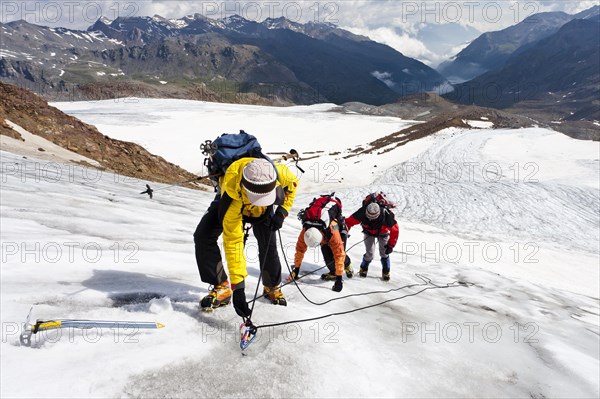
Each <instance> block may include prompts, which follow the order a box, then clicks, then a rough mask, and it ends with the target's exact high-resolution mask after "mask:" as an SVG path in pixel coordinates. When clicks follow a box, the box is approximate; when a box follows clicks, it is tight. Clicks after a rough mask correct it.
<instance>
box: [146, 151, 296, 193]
mask: <svg viewBox="0 0 600 399" xmlns="http://www.w3.org/2000/svg"><path fill="white" fill-rule="evenodd" d="M272 161H273V163H275V162H285V161H294V162H295V164H296V167H297V168H298V170H299V171H300V172H302V173H305V171H304V169H302V168H301V167H300V165H298V162H299V161H300V154H298V151H296V150H294V149H291V150H290V152H289V153H287V154H284V155H282V156H280V157H279V158H275V159H273V160H272ZM219 176H220V174H218V173H213V174H211V175H206V176H198V177H194V178H193V179H189V180H184V181H180V182H178V183H174V184H170V185H168V186H165V187H161V188H156V189H153V188H151V187H150V185H149V184H146V191H142V192H141V193H140V194H141V195H144V194H148V196H149V197H150V199H152V198H153V196H154V195H153V194H154V192H156V191H160V190H166V189H168V188H172V187H178V186H181V185H184V184H188V183H194V182H198V181H201V180H205V179H211V178H213V177H219Z"/></svg>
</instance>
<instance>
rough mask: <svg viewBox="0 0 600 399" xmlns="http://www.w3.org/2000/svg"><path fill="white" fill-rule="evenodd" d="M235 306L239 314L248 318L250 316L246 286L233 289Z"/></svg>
mask: <svg viewBox="0 0 600 399" xmlns="http://www.w3.org/2000/svg"><path fill="white" fill-rule="evenodd" d="M233 308H234V309H235V313H237V314H238V316H240V317H243V318H246V317H250V308H249V307H248V302H246V291H245V290H244V287H241V288H236V289H234V290H233Z"/></svg>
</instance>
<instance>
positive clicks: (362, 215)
mask: <svg viewBox="0 0 600 399" xmlns="http://www.w3.org/2000/svg"><path fill="white" fill-rule="evenodd" d="M366 209H367V207H366V206H363V207H362V208H360V209H359V210H358V211H356V212H354V213H353V214H352V216H350V217H349V218H347V219H346V225H347V226H348V231H350V229H351V228H352V227H353V226H356V225H357V224H360V225H361V226H362V228H363V231H364V233H365V234H369V235H372V236H378V237H379V236H386V235H388V234H389V236H390V239H389V241H388V245H389V246H390V247H392V248H394V247H395V246H396V244H397V243H398V235H399V234H400V230H399V229H398V222H396V219H395V218H394V214H393V213H392V212H390V211H389V210H388V209H385V208H383V209H382V210H383V212H381V215H380V216H379V219H377V220H373V221H372V220H369V219H368V218H367V216H366Z"/></svg>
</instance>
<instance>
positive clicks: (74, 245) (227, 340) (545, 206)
mask: <svg viewBox="0 0 600 399" xmlns="http://www.w3.org/2000/svg"><path fill="white" fill-rule="evenodd" d="M55 105H57V106H59V107H60V108H62V109H64V110H66V111H68V112H70V113H73V114H74V115H76V116H77V117H80V118H82V119H83V120H84V121H86V122H90V123H94V124H96V125H97V126H98V127H99V129H100V131H101V132H103V133H104V134H107V135H109V136H111V137H115V138H120V139H128V140H132V141H135V142H138V143H140V144H143V145H145V147H146V148H148V149H149V150H151V151H153V152H157V153H159V154H160V155H163V156H164V157H165V158H166V159H168V160H169V161H172V162H174V163H178V164H180V165H182V166H184V167H187V168H188V169H190V170H193V171H200V170H201V169H200V166H201V164H202V163H201V162H202V157H201V155H200V154H199V150H198V146H199V144H200V143H201V142H202V141H204V140H206V139H212V138H214V137H215V136H216V135H218V134H219V133H221V132H226V131H237V130H239V129H240V128H244V129H245V130H246V131H248V132H250V133H254V134H256V135H257V136H258V138H259V140H260V141H261V143H262V144H263V146H264V147H265V149H266V150H267V151H287V150H288V149H289V148H297V149H298V150H299V151H301V152H304V153H306V152H315V151H324V153H323V154H321V155H322V156H319V157H316V158H313V159H309V160H306V161H303V162H302V164H301V166H302V167H303V168H304V169H305V170H306V172H307V173H306V174H305V175H303V176H302V177H301V186H300V190H301V191H300V194H299V195H298V198H297V200H296V205H295V207H294V209H293V212H292V215H291V217H290V218H288V220H287V221H286V224H285V226H284V228H283V229H282V232H281V234H282V238H283V242H282V244H283V246H284V251H285V255H287V258H288V259H291V258H292V257H293V252H294V250H293V248H294V244H295V241H296V238H297V234H298V232H299V229H300V223H299V221H298V220H297V219H296V218H295V217H294V215H295V213H297V212H298V211H299V210H300V209H301V208H303V207H304V206H306V205H307V204H308V202H309V201H310V200H311V199H312V198H313V196H314V195H316V194H317V193H329V192H333V191H336V192H337V194H338V195H339V196H341V197H342V199H343V201H344V206H345V211H346V212H345V213H346V214H350V213H351V212H352V211H354V210H355V209H356V208H357V207H358V206H359V205H360V202H361V200H362V198H364V196H365V195H366V194H368V193H369V192H370V191H373V190H376V189H382V190H385V191H386V192H389V193H390V196H391V197H392V199H394V200H395V201H396V202H397V204H398V208H397V209H396V214H397V218H398V221H399V223H400V231H401V236H400V242H399V244H398V246H397V247H396V251H395V252H394V254H393V255H392V281H391V282H390V283H384V282H382V281H381V280H380V279H379V277H380V272H381V268H380V265H379V263H378V262H377V261H374V262H373V263H372V265H371V268H370V272H369V277H368V278H366V279H359V278H357V277H355V278H354V279H351V280H349V279H345V281H344V290H343V291H342V293H341V294H337V293H334V292H333V291H331V290H330V288H331V285H332V284H331V283H330V282H327V283H325V282H322V281H321V280H320V279H319V278H318V274H319V273H317V274H316V275H314V276H309V277H306V278H305V279H303V280H302V282H301V283H300V287H301V288H302V289H303V291H304V292H305V294H306V295H307V296H308V297H309V298H310V299H311V300H314V301H324V300H328V299H331V298H337V297H340V296H343V295H347V294H355V293H364V292H370V291H385V290H389V289H391V288H401V287H402V286H405V285H407V284H421V283H422V280H420V279H419V278H418V277H417V276H416V275H417V274H420V275H424V276H427V277H428V278H430V279H431V280H432V281H433V282H434V283H436V284H439V285H445V284H447V283H452V282H454V281H462V282H469V283H472V284H473V285H472V286H470V287H465V286H460V287H456V288H447V289H431V290H428V291H425V292H423V293H420V294H418V295H416V296H411V297H407V298H405V299H402V300H398V301H394V302H389V303H386V304H384V305H382V306H378V307H375V308H372V309H368V310H364V311H361V312H357V313H352V314H349V315H345V316H339V317H332V318H328V319H322V320H319V321H316V322H314V321H313V322H309V323H302V324H292V325H289V326H285V327H274V328H269V329H265V330H259V331H261V334H260V335H259V337H258V338H257V341H256V342H255V343H253V344H252V345H251V347H250V348H249V349H248V351H247V354H248V355H247V356H245V357H242V356H241V355H240V349H239V346H238V342H237V340H238V337H237V326H238V324H239V322H240V319H239V317H237V316H236V315H235V312H234V310H233V308H231V307H228V308H226V309H221V310H219V311H217V312H214V313H213V314H199V313H198V311H197V301H198V299H199V298H200V297H201V296H203V295H205V294H206V292H207V288H208V287H207V286H206V285H205V284H202V283H201V282H200V279H199V276H198V272H197V269H196V265H195V260H194V254H193V242H192V234H193V232H194V230H195V227H196V224H197V223H198V221H199V220H200V218H201V217H202V214H203V212H204V210H205V209H206V207H207V206H208V204H209V203H210V201H211V199H212V195H211V194H209V193H204V192H198V191H192V190H187V189H182V188H174V189H169V190H163V191H157V192H156V195H155V199H154V200H149V199H148V198H147V197H146V196H140V195H139V192H141V191H142V190H143V189H144V184H145V182H139V181H134V180H132V179H124V178H123V177H119V176H114V175H112V174H111V173H109V172H104V173H102V174H101V175H94V174H93V173H92V172H91V171H88V172H89V173H88V174H85V173H84V170H83V169H81V168H80V167H78V166H72V165H68V166H67V165H65V166H63V167H62V169H60V172H58V170H56V168H55V169H53V170H50V169H49V168H46V169H44V166H45V165H47V164H44V163H39V164H37V165H41V167H40V168H39V169H36V160H35V159H33V158H31V157H29V158H28V159H23V158H22V157H21V156H16V155H13V154H10V153H7V152H0V155H1V157H2V159H1V161H2V165H3V167H2V191H1V194H2V204H1V208H0V210H1V212H2V230H1V236H0V237H1V239H2V270H1V271H2V275H1V277H2V279H1V290H0V291H1V293H0V295H1V300H2V301H1V311H2V312H1V321H2V325H3V332H2V344H1V346H0V348H1V350H2V359H1V366H2V384H1V394H2V396H3V397H33V396H35V397H47V396H50V397H59V396H60V397H107V396H111V397H114V396H119V397H140V396H146V397H161V396H169V397H193V396H198V397H214V396H221V397H248V396H250V397H256V396H259V397H359V396H367V397H440V396H441V397H534V398H542V397H590V398H596V397H598V396H599V394H600V392H599V391H600V388H599V386H600V384H599V381H598V375H599V373H600V360H599V357H600V352H599V351H600V345H599V334H600V325H599V324H600V319H599V316H598V315H599V314H600V309H599V308H600V302H599V299H598V298H599V297H600V293H599V280H600V275H599V270H598V263H599V260H600V259H599V253H600V251H599V248H598V243H599V241H600V232H599V224H600V216H599V214H598V209H599V206H600V196H599V192H598V190H599V187H598V179H597V177H598V173H599V163H598V162H599V159H598V158H599V147H598V143H592V142H584V141H576V140H573V139H570V138H567V137H565V136H563V135H561V134H559V133H555V132H552V131H548V130H544V129H522V130H485V129H482V130H458V129H448V130H446V131H443V132H440V133H438V134H436V135H435V136H432V137H428V138H426V139H423V140H419V141H417V142H413V143H410V144H408V145H406V146H404V147H401V148H398V149H396V150H394V151H390V152H385V153H381V154H377V153H375V154H370V155H366V156H361V157H354V158H344V157H345V156H346V155H345V154H343V153H344V151H345V150H346V149H348V148H351V147H353V146H358V145H361V144H364V143H366V142H369V141H372V140H374V139H376V138H379V137H382V136H385V135H387V134H389V133H392V132H394V131H397V130H400V129H401V128H402V127H405V126H409V125H410V123H411V122H406V121H401V120H397V119H396V120H395V119H394V118H373V117H366V116H358V115H342V114H338V113H331V112H326V111H327V110H329V109H331V107H332V106H329V105H324V106H314V107H293V108H289V109H270V108H263V107H249V106H239V105H225V104H206V103H197V104H196V103H192V102H182V101H179V100H170V101H165V100H160V101H158V100H143V101H140V102H139V103H137V104H136V106H135V107H131V108H127V107H126V106H125V105H124V104H118V105H116V106H113V105H112V104H111V103H110V102H100V103H91V104H88V103H72V104H55ZM188 106H189V107H188ZM136 107H137V108H136ZM187 108H189V112H187V113H186V111H185V110H186V109H187ZM69 110H71V111H69ZM202 121H204V123H205V124H204V125H203V124H202V123H203V122H202ZM262 124H264V125H265V126H262ZM319 129H322V130H319ZM288 147H289V148H288ZM161 151H162V152H161ZM335 152H341V153H342V154H339V155H331V153H335ZM315 155H320V154H313V156H315ZM40 162H42V161H40ZM355 162H358V163H355ZM330 163H331V164H332V165H334V167H333V169H331V170H329V169H326V168H331V166H326V165H329V164H330ZM375 164H377V165H378V168H376V169H377V171H376V172H375V173H373V172H374V170H373V169H375V168H374V165H375ZM194 165H197V166H194ZM291 169H292V170H293V171H295V172H298V170H297V169H295V168H294V167H293V166H292V167H291ZM40 170H42V171H43V170H46V173H45V174H41V173H39V171H40ZM19 171H27V173H26V174H22V173H19ZM59 173H60V175H59ZM298 173H299V172H298ZM36 177H37V178H36ZM342 178H343V179H342ZM153 186H155V188H159V187H161V185H160V184H153ZM351 234H352V236H351V237H350V240H349V246H352V245H355V244H356V246H354V247H353V248H352V249H350V250H349V254H350V256H351V258H352V260H353V264H354V267H355V269H357V268H358V266H359V264H360V259H361V257H362V254H363V245H362V244H361V242H360V241H361V239H362V237H361V233H360V230H359V229H356V228H355V229H353V230H352V231H351ZM36 245H37V247H36ZM280 252H281V251H280ZM247 255H248V259H249V263H248V265H249V274H250V277H249V278H248V285H249V289H248V290H247V294H248V296H250V295H252V294H251V293H253V292H254V287H255V286H256V283H257V278H258V273H259V272H258V259H257V256H256V242H255V241H254V239H253V238H252V237H251V239H250V241H249V244H248V248H247ZM36 256H37V259H36ZM281 256H283V254H281ZM322 264H323V263H322V261H321V260H320V259H319V256H318V254H317V253H311V252H309V253H308V254H307V257H306V260H305V263H304V264H303V266H302V270H303V272H308V271H311V270H315V269H316V268H318V267H321V266H322ZM283 267H284V269H285V267H286V266H285V263H284V264H283ZM284 275H287V273H284ZM422 288H423V287H418V286H413V287H408V288H404V289H400V290H398V291H396V292H391V293H378V294H374V295H367V296H361V297H353V298H348V299H341V300H338V301H334V302H332V303H330V304H328V305H325V306H314V305H311V304H309V303H308V302H307V301H306V300H305V299H304V298H303V297H302V296H301V295H300V293H299V292H298V290H297V289H296V287H294V286H287V287H284V288H283V292H284V294H285V296H286V298H287V299H288V303H289V305H288V307H286V308H284V307H275V306H272V305H270V304H268V303H267V302H265V301H264V300H259V301H258V303H257V305H256V308H255V314H254V317H253V320H254V321H255V322H256V323H257V324H266V323H272V322H281V321H288V320H297V319H303V318H311V317H315V316H320V315H324V314H328V313H332V312H339V311H346V310H351V309H355V308H357V307H361V306H366V305H370V304H375V303H378V302H382V301H385V300H389V299H393V298H397V297H400V296H404V295H407V294H413V293H416V292H418V291H420V290H421V289H422ZM31 306H34V310H33V317H34V318H42V319H52V318H88V319H97V320H101V319H106V320H133V321H158V322H161V323H164V324H165V325H166V328H164V329H161V330H151V331H138V332H134V331H101V332H100V331H97V330H89V331H83V332H82V331H81V330H75V331H62V334H61V336H60V337H58V336H57V333H48V334H46V335H40V336H38V341H37V342H35V345H34V348H25V347H21V346H19V344H18V333H19V328H20V323H21V322H22V321H23V319H24V317H25V315H26V314H27V312H28V311H29V308H30V307H31ZM58 338H60V339H58Z"/></svg>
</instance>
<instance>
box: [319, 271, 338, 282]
mask: <svg viewBox="0 0 600 399" xmlns="http://www.w3.org/2000/svg"><path fill="white" fill-rule="evenodd" d="M321 280H325V281H333V280H335V273H332V272H329V273H325V274H321Z"/></svg>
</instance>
